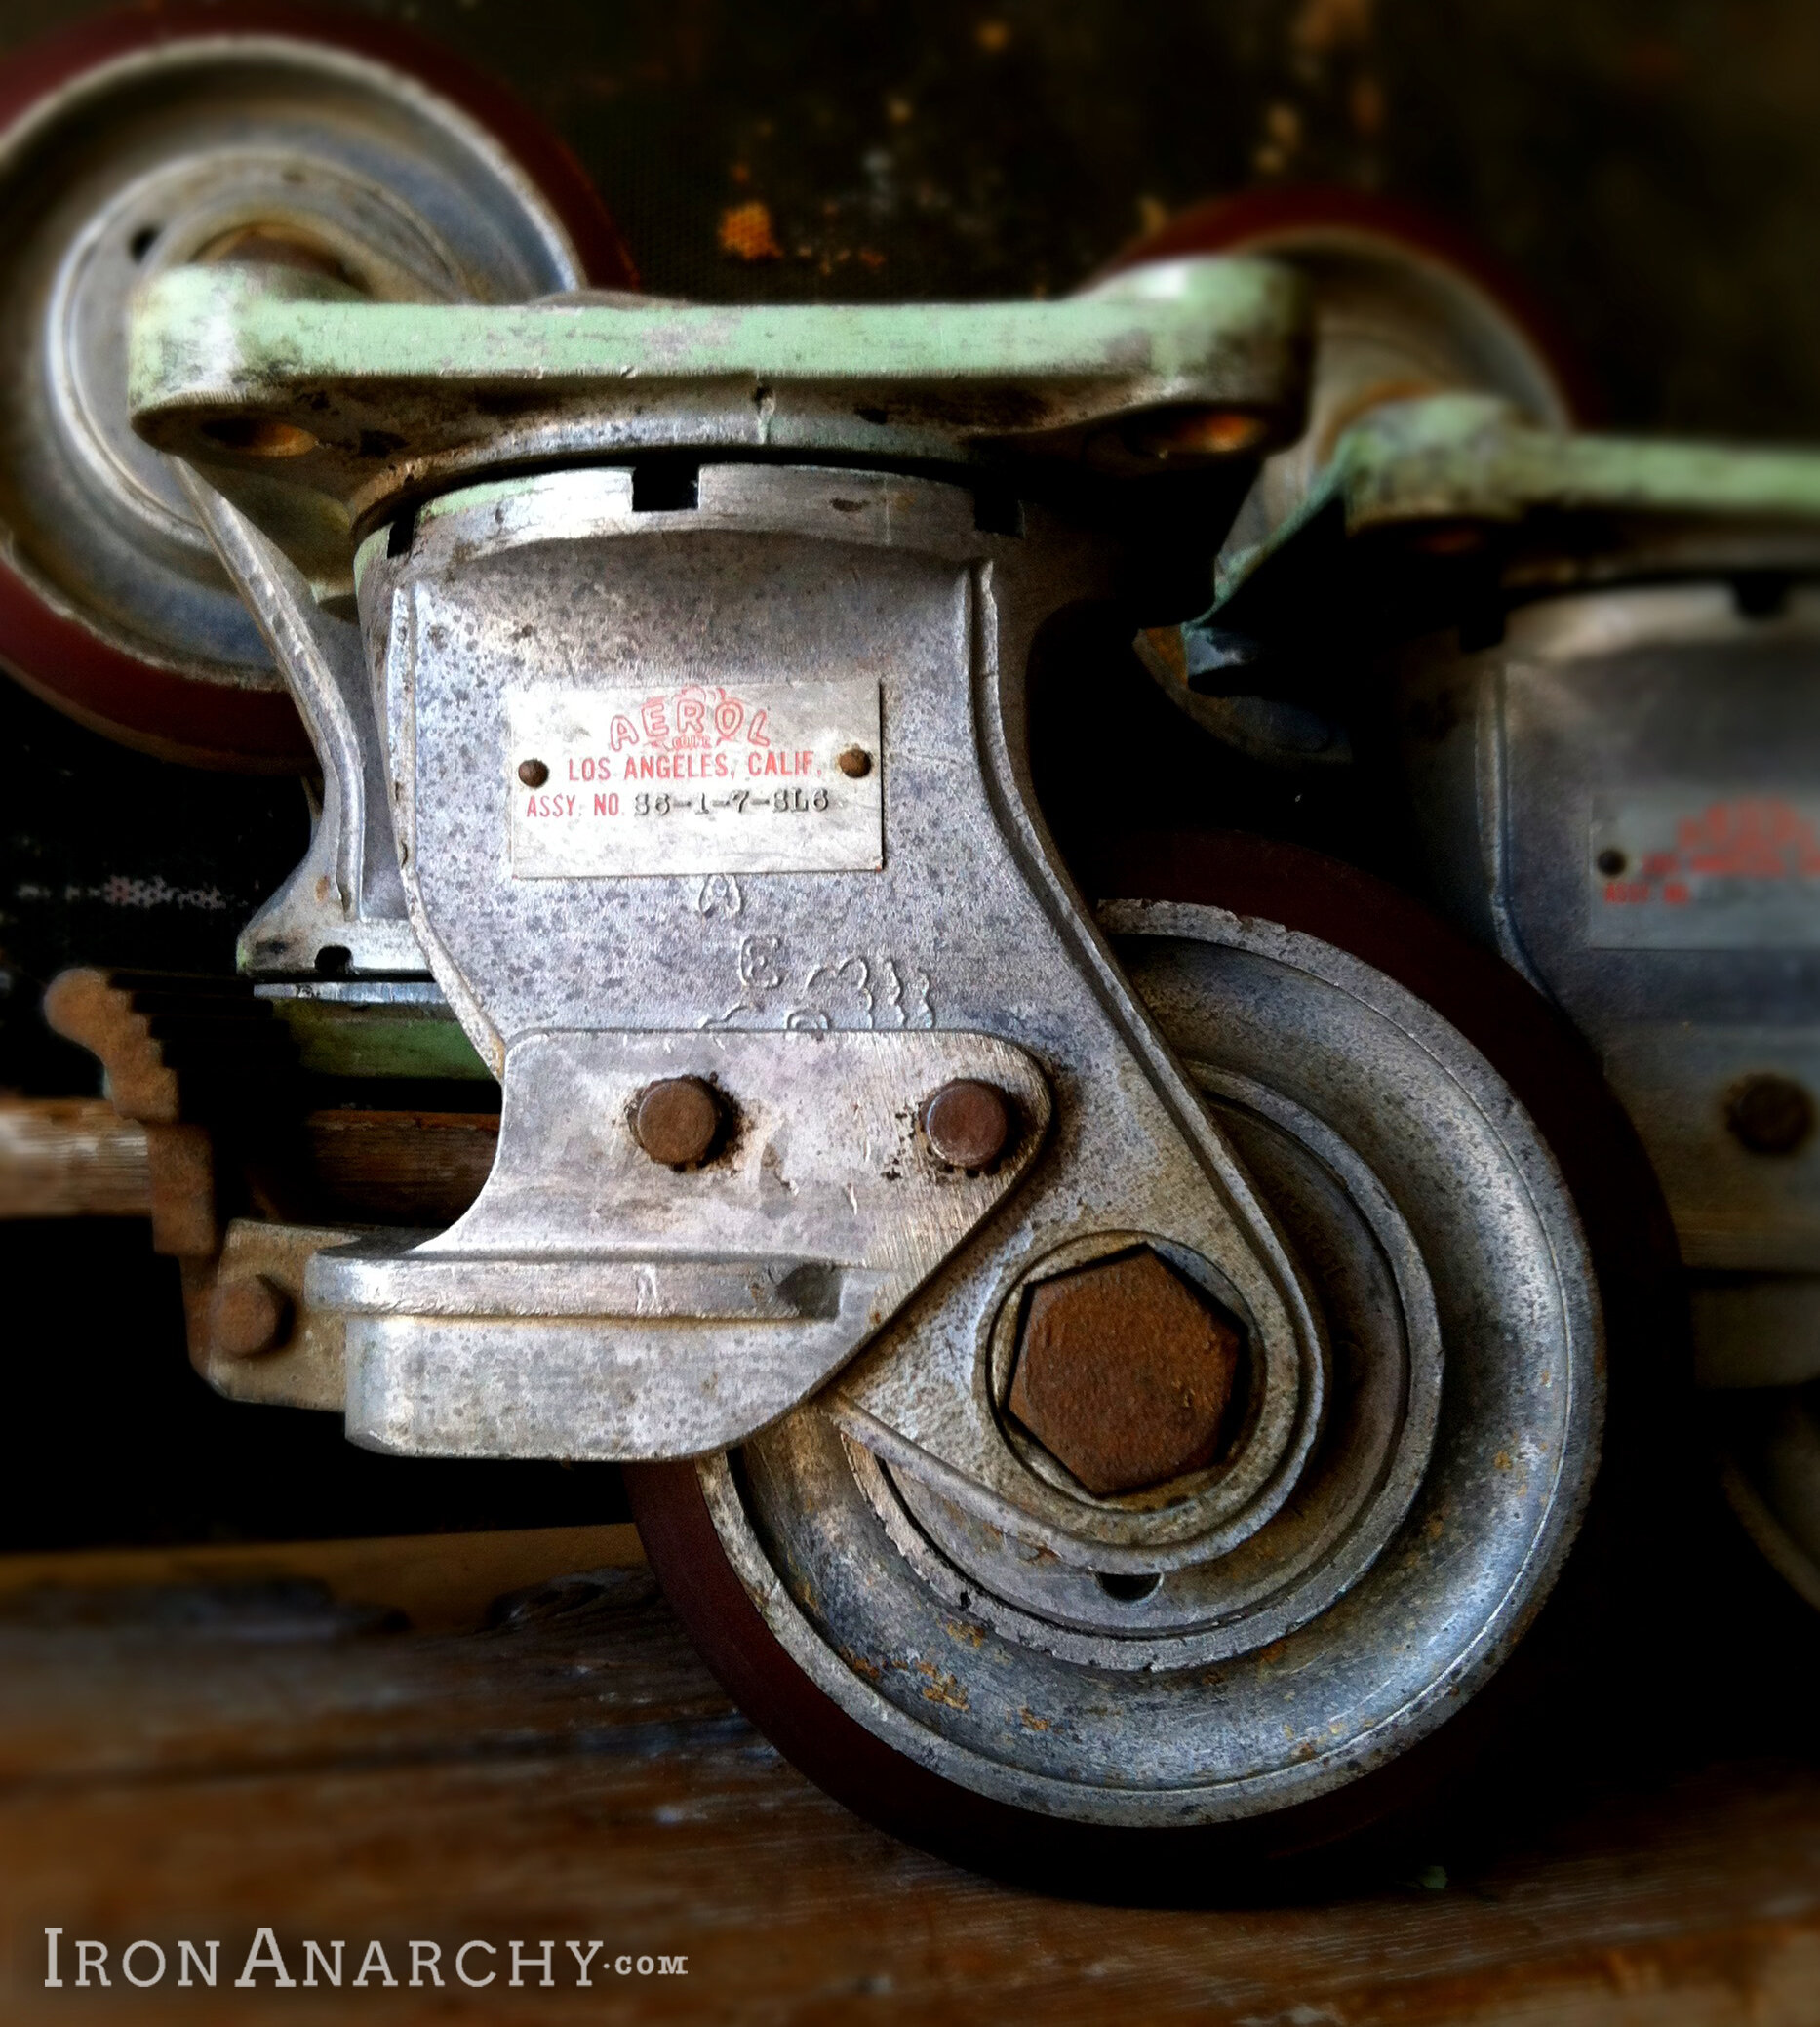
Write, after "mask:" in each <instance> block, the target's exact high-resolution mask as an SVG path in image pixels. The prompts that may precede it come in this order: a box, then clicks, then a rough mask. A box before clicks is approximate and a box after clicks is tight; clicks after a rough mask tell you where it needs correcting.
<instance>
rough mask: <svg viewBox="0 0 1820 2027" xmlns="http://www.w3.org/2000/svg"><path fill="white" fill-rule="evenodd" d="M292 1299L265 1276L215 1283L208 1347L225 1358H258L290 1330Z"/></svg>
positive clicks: (273, 1347)
mask: <svg viewBox="0 0 1820 2027" xmlns="http://www.w3.org/2000/svg"><path fill="white" fill-rule="evenodd" d="M293 1314H294V1308H293V1304H292V1300H291V1297H290V1296H289V1295H288V1294H286V1293H285V1292H284V1290H283V1289H281V1288H280V1287H279V1286H278V1284H277V1283H276V1282H274V1281H268V1280H267V1279H266V1278H265V1276H264V1275H263V1274H249V1275H245V1276H243V1277H242V1278H240V1279H238V1280H234V1281H221V1282H218V1283H217V1284H216V1289H215V1292H214V1294H213V1295H211V1296H210V1298H209V1346H210V1349H211V1350H212V1351H215V1352H217V1353H218V1354H219V1355H220V1356H221V1357H222V1358H229V1359H256V1358H257V1357H258V1356H259V1355H260V1353H262V1352H267V1351H274V1350H276V1349H277V1347H278V1346H279V1345H280V1344H281V1343H282V1342H283V1341H284V1339H285V1337H286V1336H287V1335H288V1334H289V1332H290V1330H291V1322H292V1317H293Z"/></svg>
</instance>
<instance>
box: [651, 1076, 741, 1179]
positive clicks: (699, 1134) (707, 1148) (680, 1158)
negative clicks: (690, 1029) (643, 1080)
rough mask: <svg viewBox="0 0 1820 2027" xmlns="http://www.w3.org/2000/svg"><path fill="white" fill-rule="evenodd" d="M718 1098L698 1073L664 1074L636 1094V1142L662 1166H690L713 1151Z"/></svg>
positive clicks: (718, 1127)
mask: <svg viewBox="0 0 1820 2027" xmlns="http://www.w3.org/2000/svg"><path fill="white" fill-rule="evenodd" d="M721 1117H722V1115H721V1101H720V1099H719V1097H718V1096H717V1095H716V1094H715V1092H714V1088H713V1087H712V1086H711V1085H708V1084H704V1083H703V1082H702V1081H701V1079H700V1078H699V1077H665V1078H664V1079H663V1080H662V1081H661V1082H660V1083H657V1084H653V1085H651V1086H649V1087H648V1088H647V1089H646V1091H645V1092H644V1093H642V1094H641V1095H640V1098H639V1101H638V1106H637V1109H636V1110H635V1111H634V1112H633V1114H632V1132H633V1134H634V1136H635V1137H636V1139H637V1141H638V1144H639V1145H640V1146H641V1147H642V1148H643V1149H644V1150H645V1152H646V1153H647V1154H648V1155H650V1156H651V1158H652V1160H653V1161H654V1162H662V1163H663V1164H664V1166H665V1167H666V1168H671V1169H690V1168H693V1167H694V1165H695V1164H696V1163H697V1162H704V1161H706V1160H707V1158H708V1156H709V1155H710V1154H711V1153H712V1152H713V1151H714V1143H715V1141H716V1140H717V1139H719V1138H720V1133H721Z"/></svg>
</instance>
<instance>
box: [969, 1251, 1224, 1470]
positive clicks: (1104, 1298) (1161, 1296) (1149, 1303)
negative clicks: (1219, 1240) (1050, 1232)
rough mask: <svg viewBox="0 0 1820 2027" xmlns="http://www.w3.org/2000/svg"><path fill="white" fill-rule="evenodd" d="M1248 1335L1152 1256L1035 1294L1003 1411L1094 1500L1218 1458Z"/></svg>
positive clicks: (1078, 1275)
mask: <svg viewBox="0 0 1820 2027" xmlns="http://www.w3.org/2000/svg"><path fill="white" fill-rule="evenodd" d="M1243 1345H1244V1337H1243V1334H1242V1332H1241V1331H1240V1329H1239V1327H1238V1325H1237V1324H1236V1323H1234V1322H1233V1320H1232V1319H1231V1318H1230V1317H1228V1316H1227V1315H1226V1314H1225V1313H1224V1311H1222V1310H1220V1309H1219V1308H1217V1307H1216V1306H1215V1304H1214V1303H1213V1302H1212V1301H1211V1300H1210V1299H1209V1298H1208V1297H1207V1295H1205V1294H1203V1293H1202V1292H1201V1291H1200V1290H1199V1289H1198V1288H1195V1287H1193V1286H1192V1285H1191V1284H1190V1283H1189V1282H1188V1281H1187V1280H1185V1279H1184V1278H1183V1276H1181V1275H1180V1274H1178V1273H1176V1272H1175V1270H1174V1269H1173V1268H1172V1267H1170V1266H1169V1265H1168V1264H1167V1262H1166V1261H1164V1260H1163V1259H1162V1258H1160V1257H1159V1256H1158V1255H1157V1254H1156V1253H1155V1252H1151V1251H1150V1249H1149V1248H1148V1247H1140V1248H1137V1249H1134V1250H1133V1251H1132V1252H1126V1253H1120V1254H1117V1255H1115V1256H1114V1257H1113V1258H1111V1259H1104V1260H1096V1261H1094V1262H1093V1263H1092V1265H1090V1266H1086V1267H1077V1268H1075V1269H1074V1270H1073V1271H1072V1272H1070V1273H1065V1274H1057V1275H1055V1276H1054V1277H1053V1278H1052V1279H1050V1280H1048V1281H1040V1282H1038V1283H1037V1285H1036V1287H1035V1288H1033V1289H1032V1290H1031V1292H1030V1297H1029V1301H1028V1305H1027V1307H1026V1309H1025V1312H1024V1321H1023V1329H1022V1332H1021V1335H1020V1338H1019V1342H1018V1348H1017V1364H1016V1367H1015V1369H1014V1370H1013V1371H1012V1374H1011V1385H1010V1390H1009V1393H1008V1395H1007V1396H1006V1403H1005V1405H1006V1407H1007V1408H1009V1410H1010V1411H1011V1413H1012V1414H1013V1415H1015V1416H1016V1418H1017V1419H1018V1421H1020V1422H1021V1423H1022V1424H1023V1426H1024V1427H1025V1428H1026V1429H1028V1430H1029V1432H1030V1433H1031V1435H1033V1436H1034V1437H1035V1438H1036V1439H1037V1441H1038V1442H1039V1443H1041V1444H1042V1445H1043V1447H1044V1448H1045V1449H1046V1450H1047V1451H1049V1453H1050V1454H1051V1455H1052V1456H1054V1457H1056V1458H1058V1459H1059V1460H1060V1461H1061V1462H1062V1463H1063V1464H1065V1465H1066V1466H1067V1468H1068V1469H1069V1470H1070V1471H1071V1472H1072V1473H1073V1474H1074V1476H1075V1477H1076V1478H1078V1479H1079V1480H1080V1482H1081V1483H1082V1484H1083V1485H1084V1486H1085V1487H1086V1488H1087V1489H1088V1491H1089V1492H1091V1493H1093V1495H1094V1496H1095V1497H1096V1498H1102V1499H1107V1498H1115V1497H1117V1496H1118V1495H1120V1494H1121V1493H1125V1492H1136V1491H1142V1490H1145V1489H1146V1488H1148V1487H1151V1486H1156V1485H1162V1484H1164V1483H1166V1482H1167V1480H1169V1479H1171V1478H1179V1477H1180V1476H1181V1475H1182V1473H1183V1472H1185V1471H1196V1470H1199V1469H1201V1468H1202V1467H1203V1466H1204V1465H1207V1464H1209V1463H1211V1462H1212V1461H1213V1459H1214V1457H1215V1456H1216V1455H1217V1454H1218V1453H1219V1447H1220V1439H1221V1433H1222V1430H1223V1428H1224V1426H1225V1423H1226V1419H1227V1411H1228V1410H1229V1409H1230V1408H1231V1406H1232V1401H1233V1395H1234V1390H1235V1387H1236V1383H1237V1379H1238V1373H1239V1360H1240V1353H1241V1350H1242V1349H1243Z"/></svg>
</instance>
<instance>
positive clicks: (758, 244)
mask: <svg viewBox="0 0 1820 2027" xmlns="http://www.w3.org/2000/svg"><path fill="white" fill-rule="evenodd" d="M720 238H721V251H722V253H724V254H733V255H735V256H737V258H739V259H741V260H781V259H782V258H783V249H782V247H780V246H779V245H778V244H777V235H776V232H775V231H774V229H773V228H772V217H771V206H770V205H769V204H764V203H761V202H760V201H759V200H758V199H757V198H756V197H755V198H753V199H752V200H751V202H750V203H747V204H731V205H729V206H728V208H727V209H726V210H725V211H724V212H722V214H721V233H720Z"/></svg>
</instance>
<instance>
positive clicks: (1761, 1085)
mask: <svg viewBox="0 0 1820 2027" xmlns="http://www.w3.org/2000/svg"><path fill="white" fill-rule="evenodd" d="M1725 1124H1726V1125H1727V1126H1728V1127H1729V1128H1730V1129H1731V1132H1732V1135H1733V1137H1734V1138H1735V1139H1736V1140H1737V1141H1738V1143H1739V1144H1740V1145H1741V1146H1744V1147H1748V1148H1749V1149H1750V1151H1751V1152H1752V1153H1753V1154H1794V1153H1795V1152H1796V1151H1797V1150H1798V1149H1799V1148H1801V1147H1804V1146H1805V1145H1806V1144H1807V1142H1808V1141H1809V1140H1810V1139H1812V1137H1813V1131H1814V1101H1813V1099H1812V1098H1811V1097H1809V1096H1808V1094H1807V1093H1806V1091H1805V1090H1804V1089H1803V1088H1802V1087H1801V1086H1800V1085H1799V1084H1797V1083H1796V1082H1795V1080H1794V1079H1793V1078H1792V1077H1771V1076H1761V1077H1746V1078H1745V1079H1744V1081H1743V1082H1742V1083H1741V1084H1738V1085H1737V1086H1735V1087H1734V1088H1733V1090H1732V1092H1731V1094H1730V1096H1729V1097H1728V1098H1727V1099H1726V1102H1725Z"/></svg>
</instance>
